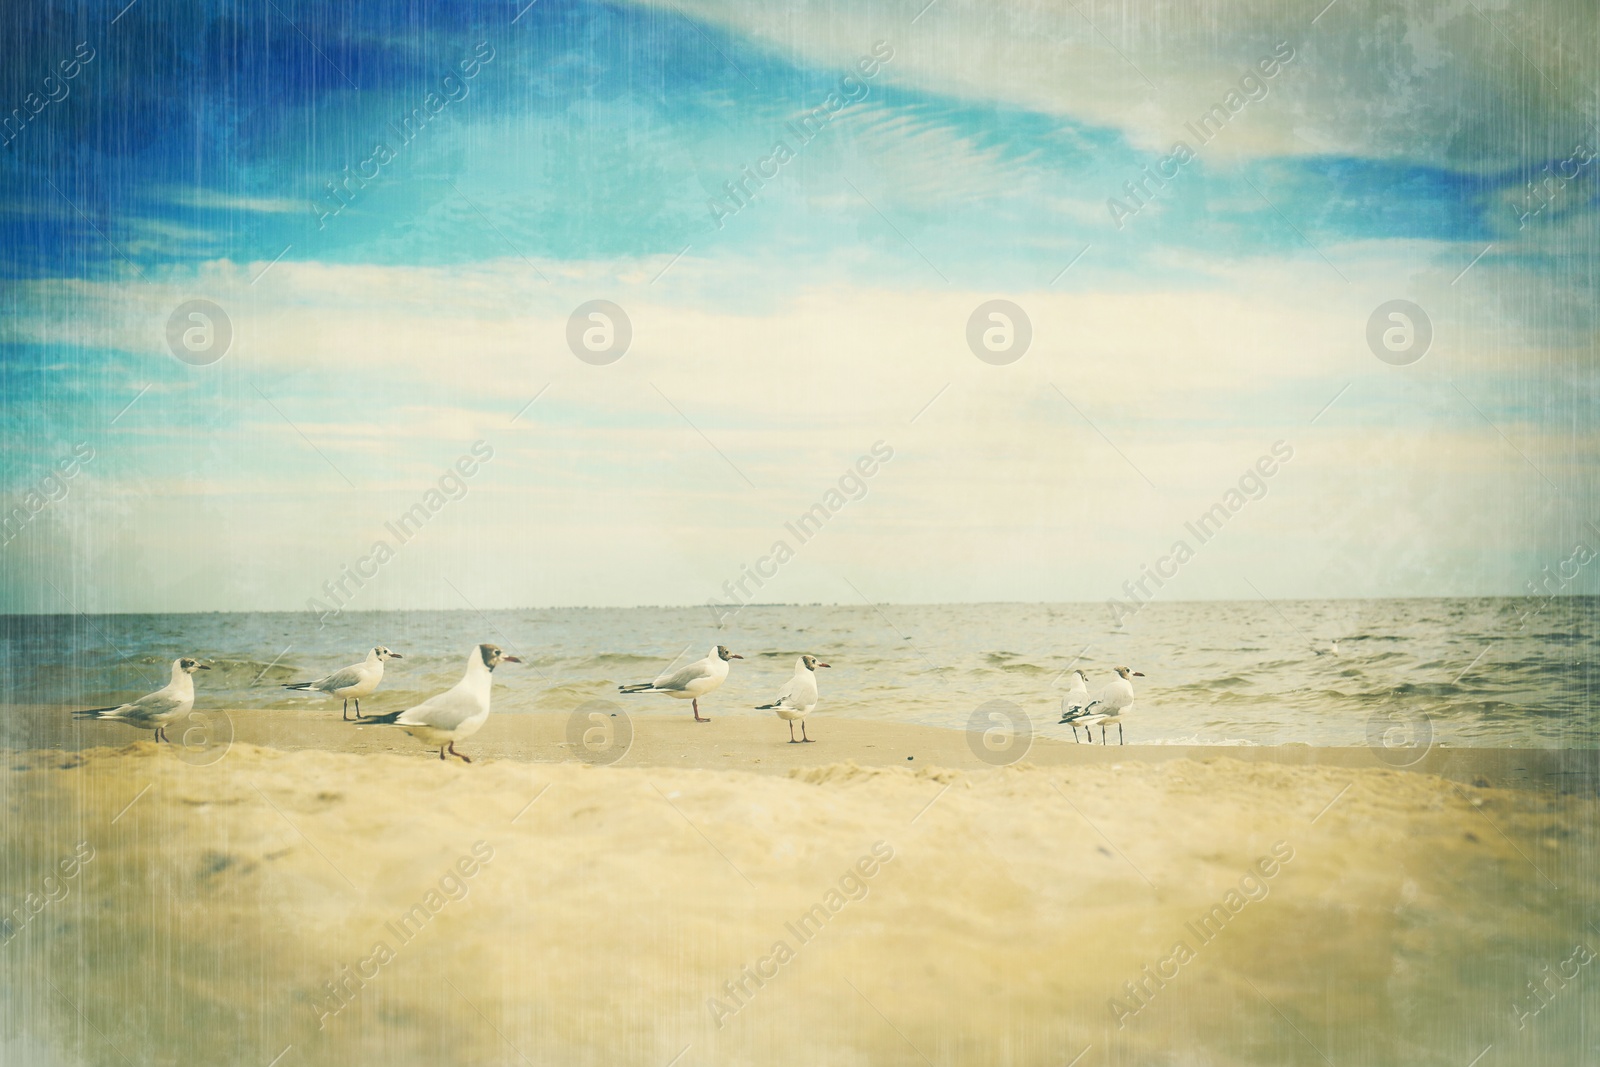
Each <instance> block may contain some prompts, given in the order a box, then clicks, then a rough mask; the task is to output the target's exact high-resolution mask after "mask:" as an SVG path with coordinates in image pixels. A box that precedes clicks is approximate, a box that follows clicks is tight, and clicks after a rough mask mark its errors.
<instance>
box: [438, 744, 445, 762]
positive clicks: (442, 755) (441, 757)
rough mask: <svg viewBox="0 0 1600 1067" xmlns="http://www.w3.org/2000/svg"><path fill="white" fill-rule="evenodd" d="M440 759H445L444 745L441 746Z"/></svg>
mask: <svg viewBox="0 0 1600 1067" xmlns="http://www.w3.org/2000/svg"><path fill="white" fill-rule="evenodd" d="M439 758H440V759H444V746H443V745H440V746H439Z"/></svg>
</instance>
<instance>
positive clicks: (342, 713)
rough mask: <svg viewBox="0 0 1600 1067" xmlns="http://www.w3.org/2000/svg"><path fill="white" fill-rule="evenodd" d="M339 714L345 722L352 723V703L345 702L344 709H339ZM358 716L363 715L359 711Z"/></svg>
mask: <svg viewBox="0 0 1600 1067" xmlns="http://www.w3.org/2000/svg"><path fill="white" fill-rule="evenodd" d="M339 714H340V716H341V717H343V719H344V721H345V722H349V721H350V701H349V700H348V699H346V700H345V702H344V707H342V708H340V709H339ZM356 714H357V715H360V714H361V713H360V712H359V711H358V712H356Z"/></svg>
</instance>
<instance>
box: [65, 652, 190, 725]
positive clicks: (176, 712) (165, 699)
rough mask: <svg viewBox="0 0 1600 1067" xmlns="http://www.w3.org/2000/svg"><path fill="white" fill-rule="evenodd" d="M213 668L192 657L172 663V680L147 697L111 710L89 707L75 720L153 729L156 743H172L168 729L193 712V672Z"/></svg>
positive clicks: (76, 715) (75, 716)
mask: <svg viewBox="0 0 1600 1067" xmlns="http://www.w3.org/2000/svg"><path fill="white" fill-rule="evenodd" d="M210 669H211V668H210V667H208V666H207V665H205V664H204V663H201V662H200V661H199V660H197V659H195V658H193V657H192V656H184V657H182V658H180V659H175V660H173V661H172V681H170V682H168V683H167V684H166V685H164V686H162V687H161V688H160V689H157V690H156V691H155V692H154V693H151V694H149V695H148V696H142V697H140V698H139V699H138V700H135V701H133V702H131V703H128V704H118V705H117V706H116V707H112V708H90V709H89V710H88V711H75V712H73V713H72V717H73V718H75V719H99V720H101V721H103V722H120V723H124V724H126V725H128V726H137V727H140V728H142V729H145V730H154V731H155V732H156V740H157V741H167V742H168V743H170V742H171V739H170V738H168V737H167V726H168V725H169V724H170V723H172V721H173V720H174V719H180V718H182V717H183V716H185V715H187V714H189V712H191V711H193V710H194V672H195V671H209V670H210Z"/></svg>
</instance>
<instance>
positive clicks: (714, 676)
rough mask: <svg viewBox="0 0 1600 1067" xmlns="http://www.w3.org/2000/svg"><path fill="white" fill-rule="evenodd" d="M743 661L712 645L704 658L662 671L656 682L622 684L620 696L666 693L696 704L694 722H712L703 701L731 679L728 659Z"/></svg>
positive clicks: (738, 656) (619, 689)
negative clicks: (702, 710)
mask: <svg viewBox="0 0 1600 1067" xmlns="http://www.w3.org/2000/svg"><path fill="white" fill-rule="evenodd" d="M733 659H744V657H743V656H741V655H739V654H738V653H736V652H729V651H728V648H727V646H726V645H712V646H711V651H710V652H707V653H706V658H705V659H697V660H695V661H694V662H693V663H691V664H689V665H688V666H687V667H679V668H678V669H677V670H675V671H673V672H671V673H670V674H669V673H667V672H666V671H662V672H661V674H660V675H659V676H658V677H657V678H656V680H655V681H653V682H637V683H635V684H633V685H619V686H617V692H619V693H665V694H667V695H668V696H670V697H676V698H677V699H678V700H690V701H693V702H694V704H693V707H694V721H695V722H710V721H711V720H710V719H705V718H701V716H700V698H701V697H703V696H705V695H706V694H707V693H710V692H711V691H712V690H714V689H716V688H717V687H718V686H720V685H721V684H722V683H723V682H726V681H727V680H728V667H729V663H728V661H729V660H733Z"/></svg>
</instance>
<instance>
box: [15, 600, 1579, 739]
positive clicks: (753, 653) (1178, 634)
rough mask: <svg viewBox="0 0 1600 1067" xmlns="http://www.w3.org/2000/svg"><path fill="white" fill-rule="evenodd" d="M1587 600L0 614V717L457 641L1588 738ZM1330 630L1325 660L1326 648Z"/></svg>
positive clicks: (712, 705)
mask: <svg viewBox="0 0 1600 1067" xmlns="http://www.w3.org/2000/svg"><path fill="white" fill-rule="evenodd" d="M1597 614H1600V598H1589V597H1563V598H1556V599H1548V600H1546V599H1534V598H1480V599H1416V600H1336V601H1277V602H1272V603H1268V602H1266V601H1228V602H1209V603H1194V602H1190V603H1151V604H1149V605H1147V606H1145V607H1144V608H1143V609H1142V610H1141V611H1140V612H1139V613H1138V614H1137V615H1135V616H1133V617H1132V618H1130V619H1126V620H1125V624H1124V625H1123V626H1121V627H1114V626H1112V624H1111V616H1110V613H1109V611H1108V610H1107V608H1106V606H1105V605H1103V604H935V605H878V606H873V605H850V606H830V605H809V606H804V605H803V606H793V605H751V606H748V607H746V608H744V609H743V610H742V611H740V612H739V613H738V614H737V615H735V616H734V617H732V618H731V619H728V620H726V621H725V623H724V625H723V626H722V628H720V629H719V628H718V627H717V626H716V620H715V619H714V618H713V616H712V614H711V612H710V610H709V609H706V608H566V609H539V610H516V611H489V612H482V613H479V612H475V611H442V612H434V611H421V612H350V613H347V614H345V615H344V616H342V617H340V618H338V619H330V620H329V621H328V623H327V625H326V626H324V627H320V628H319V626H318V625H317V619H316V617H315V616H312V615H310V614H307V613H303V612H302V613H229V614H221V613H219V614H185V615H109V616H106V615H102V616H6V617H0V686H3V701H4V703H6V704H14V705H21V704H31V705H37V704H48V705H59V706H63V707H94V706H103V705H106V704H109V703H115V702H117V701H119V700H123V699H127V698H130V697H134V696H138V695H140V694H142V693H145V692H148V691H150V690H151V689H154V688H157V687H158V686H160V685H162V684H164V683H165V681H166V678H167V670H168V664H169V663H170V662H171V660H172V659H173V658H174V657H176V656H178V655H182V654H189V655H199V656H201V657H203V658H204V659H206V660H207V661H208V662H210V663H212V664H213V666H214V669H213V670H212V671H211V672H209V673H206V674H201V675H199V676H198V685H199V696H198V699H197V706H199V707H223V708H297V707H309V706H325V707H327V708H328V709H329V711H330V714H337V713H338V709H339V703H338V701H335V700H322V701H317V700H316V699H315V698H310V697H306V696H303V695H298V694H290V693H287V692H285V691H284V690H283V689H282V688H281V686H282V684H283V683H285V682H292V681H299V680H307V679H313V678H317V677H319V676H321V675H323V674H325V673H328V672H329V671H331V670H334V669H336V668H338V667H342V666H344V665H346V664H348V663H352V662H355V661H356V660H358V659H360V658H362V657H363V656H364V655H365V652H366V650H367V649H368V648H370V647H371V646H372V645H374V644H385V645H388V646H389V647H390V648H392V649H394V650H395V651H397V652H401V653H402V654H403V655H404V656H405V658H404V659H402V660H399V661H395V662H392V663H390V664H389V668H388V675H387V677H386V678H385V680H384V684H383V686H382V687H381V688H380V689H379V691H378V693H377V694H376V695H374V696H373V697H372V698H369V699H368V700H367V701H366V702H364V705H363V710H365V711H369V712H377V711H384V710H395V709H398V708H402V707H405V706H407V705H408V704H411V703H415V702H416V701H418V700H420V699H422V698H424V697H426V696H429V695H431V694H433V693H435V692H438V691H439V690H441V689H444V688H446V687H448V686H450V685H452V684H454V682H455V681H456V680H457V678H459V677H460V674H461V670H462V668H463V665H464V663H465V659H466V655H467V653H468V650H469V649H470V648H471V647H472V646H473V645H474V644H476V643H477V642H480V641H493V642H496V643H498V644H500V645H501V646H503V647H504V648H506V649H507V650H508V651H511V652H513V653H516V654H518V655H520V656H522V657H523V658H524V659H525V660H527V662H526V663H525V664H523V665H521V666H518V665H516V664H507V665H506V666H504V667H502V668H501V669H500V670H499V671H498V672H497V674H496V685H495V696H494V700H495V705H494V706H495V711H496V713H502V714H528V713H561V714H565V713H568V712H571V711H572V710H573V709H575V708H577V707H578V706H579V705H581V704H583V703H584V702H585V701H589V700H595V699H603V700H611V701H614V702H616V703H617V704H619V705H620V706H622V707H624V708H626V709H629V710H642V711H654V712H674V713H681V714H684V715H687V714H688V713H689V711H688V707H687V705H686V704H683V703H680V702H678V701H674V700H670V699H669V698H667V697H663V696H622V695H619V694H618V693H617V692H616V687H617V685H618V684H619V683H624V682H636V681H648V680H649V679H651V678H653V677H654V676H655V675H656V674H657V673H658V672H659V671H660V670H661V669H662V668H663V667H665V666H666V665H667V664H668V663H669V662H672V661H674V660H676V661H678V662H686V661H688V660H690V659H695V658H698V657H700V656H702V655H704V654H705V652H706V650H707V649H708V648H709V647H710V646H711V645H712V644H713V643H722V644H726V645H728V646H729V647H730V648H731V649H733V651H735V652H739V653H741V654H743V656H744V657H745V658H744V659H743V660H742V661H735V662H734V664H733V672H732V675H731V677H730V679H729V682H728V683H727V684H726V685H725V686H724V687H723V688H722V689H721V690H719V691H718V692H716V693H715V694H713V695H712V696H711V697H709V698H708V699H706V700H705V701H703V702H702V709H703V710H704V711H705V712H706V713H707V714H709V715H711V716H712V717H716V716H718V715H729V714H744V715H760V714H766V713H761V712H756V711H754V710H753V709H754V706H755V705H757V704H760V703H764V702H766V701H767V700H769V699H770V698H771V697H772V696H773V695H774V694H775V693H776V692H777V690H778V687H779V686H780V685H782V683H783V682H784V681H785V679H787V678H788V676H789V674H790V673H791V669H792V665H793V662H794V659H795V657H796V656H797V655H798V654H799V653H801V652H812V653H815V654H817V655H819V656H821V657H822V658H823V659H824V660H825V661H826V662H828V663H830V664H831V665H832V666H831V668H830V669H829V670H827V671H822V672H819V674H820V677H821V687H822V703H821V704H820V705H819V708H818V711H817V713H816V719H815V723H816V725H817V726H818V727H821V729H822V730H825V729H826V725H825V724H826V719H827V718H828V717H829V716H852V717H859V718H867V719H894V720H899V721H906V722H916V723H924V724H930V725H936V726H942V727H950V728H956V729H960V728H965V727H966V726H967V725H968V723H969V722H970V721H971V720H972V719H973V716H974V713H975V712H977V710H978V709H979V708H981V707H983V706H984V705H986V704H988V703H990V702H992V701H996V700H1002V701H1008V702H1010V703H1012V704H1014V705H1016V706H1017V707H1018V708H1020V709H1021V710H1022V712H1023V713H1025V714H1026V715H1027V716H1028V718H1029V720H1030V722H1031V723H1032V724H1033V727H1034V729H1035V731H1036V733H1037V734H1038V735H1040V736H1060V737H1067V738H1070V736H1071V733H1070V729H1069V728H1068V727H1065V726H1057V725H1056V720H1057V718H1058V717H1059V714H1058V710H1057V709H1058V708H1059V706H1060V702H1061V697H1062V695H1063V693H1064V692H1065V690H1066V686H1067V678H1066V672H1067V671H1068V670H1069V669H1071V668H1073V667H1080V668H1082V669H1083V670H1085V671H1086V672H1088V674H1089V676H1090V686H1091V690H1092V689H1093V688H1095V687H1097V686H1099V685H1103V684H1105V683H1106V682H1108V681H1109V680H1110V679H1111V678H1112V677H1113V675H1112V672H1111V668H1112V667H1114V666H1116V665H1118V664H1125V665H1127V666H1129V667H1131V668H1132V669H1134V670H1136V671H1142V672H1143V673H1144V677H1143V678H1142V679H1135V682H1136V685H1137V693H1138V696H1137V702H1136V705H1135V707H1134V709H1133V711H1132V712H1130V713H1129V714H1127V715H1126V716H1125V717H1124V726H1125V730H1126V737H1127V741H1128V743H1130V744H1154V743H1165V744H1178V743H1190V744H1195V743H1199V744H1262V745H1266V744H1285V743H1296V742H1299V743H1306V744H1311V745H1364V744H1372V743H1383V744H1389V745H1395V744H1401V745H1404V744H1412V743H1418V742H1421V743H1427V742H1430V741H1431V742H1432V743H1436V744H1447V745H1456V746H1512V747H1596V746H1597V745H1600V716H1597V710H1596V700H1595V683H1596V681H1597V679H1596V676H1595V662H1596V656H1595V652H1596V624H1597ZM1335 640H1337V641H1338V652H1337V654H1335V653H1334V652H1333V651H1332V648H1331V645H1332V643H1333V641H1335Z"/></svg>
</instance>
